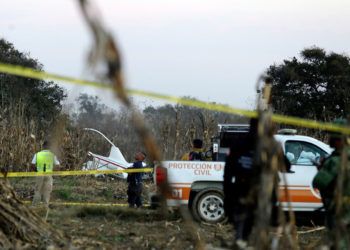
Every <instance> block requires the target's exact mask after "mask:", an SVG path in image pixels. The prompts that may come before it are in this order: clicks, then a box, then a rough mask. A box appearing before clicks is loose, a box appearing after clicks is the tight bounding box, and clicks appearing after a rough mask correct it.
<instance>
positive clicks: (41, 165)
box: [32, 141, 60, 206]
mask: <svg viewBox="0 0 350 250" xmlns="http://www.w3.org/2000/svg"><path fill="white" fill-rule="evenodd" d="M59 164H60V162H59V161H58V160H57V157H56V156H55V155H54V153H52V152H51V151H50V150H49V143H48V141H44V143H43V150H41V151H40V152H38V153H36V154H35V155H34V157H33V160H32V166H33V168H35V171H36V172H39V173H43V172H45V173H51V172H52V171H53V168H54V167H57V166H58V165H59ZM52 184H53V180H52V176H51V175H45V176H38V177H36V184H35V193H34V197H33V205H36V204H37V203H38V202H40V201H43V202H45V205H46V206H48V205H49V201H50V195H51V191H52Z"/></svg>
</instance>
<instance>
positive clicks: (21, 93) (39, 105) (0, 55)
mask: <svg viewBox="0 0 350 250" xmlns="http://www.w3.org/2000/svg"><path fill="white" fill-rule="evenodd" d="M0 61H1V62H3V63H9V64H16V65H22V66H25V67H30V68H33V69H36V70H42V68H43V65H42V64H40V63H39V62H38V61H37V60H35V59H32V58H30V56H29V54H26V53H23V52H19V51H18V50H16V49H15V47H14V46H13V45H12V44H11V43H9V42H7V41H5V40H4V39H0ZM65 97H66V94H65V93H64V91H63V89H62V88H61V87H59V86H58V85H56V84H54V83H53V82H46V81H43V80H36V79H30V78H24V77H19V76H14V75H8V74H2V73H0V108H1V109H5V110H6V109H7V107H8V106H10V105H11V104H13V103H16V104H17V103H21V104H22V105H23V107H24V110H23V112H24V114H25V115H26V117H27V119H28V120H36V121H38V122H39V124H40V125H41V127H45V125H50V124H51V123H52V121H53V120H54V119H55V117H56V116H57V115H58V114H59V113H60V111H61V108H62V106H61V101H62V100H63V99H64V98H65Z"/></svg>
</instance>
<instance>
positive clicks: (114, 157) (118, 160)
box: [83, 128, 147, 179]
mask: <svg viewBox="0 0 350 250" xmlns="http://www.w3.org/2000/svg"><path fill="white" fill-rule="evenodd" d="M84 130H86V131H91V132H95V133H97V134H99V135H100V136H102V137H103V138H104V139H105V140H106V141H107V142H108V143H109V144H110V145H111V149H110V151H109V155H108V156H103V155H99V154H95V153H92V152H90V151H89V152H88V155H89V156H90V157H92V160H90V161H87V162H86V163H84V165H83V170H125V169H127V168H130V167H132V166H133V163H130V162H127V161H126V160H125V158H124V156H123V154H122V153H121V152H120V149H119V148H118V147H117V146H115V145H114V143H113V142H112V141H111V140H109V139H108V138H107V136H105V135H104V134H103V133H101V132H100V131H98V130H96V129H93V128H84ZM146 166H147V164H146V163H145V162H143V167H146ZM97 176H99V177H100V176H104V175H103V174H102V175H97ZM113 176H115V177H117V178H121V179H126V178H127V176H128V174H127V173H116V174H113Z"/></svg>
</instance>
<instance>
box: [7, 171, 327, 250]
mask: <svg viewBox="0 0 350 250" xmlns="http://www.w3.org/2000/svg"><path fill="white" fill-rule="evenodd" d="M34 181H35V180H34V179H33V178H21V179H12V180H11V184H12V185H13V187H14V188H15V190H16V192H17V194H18V196H19V197H20V198H21V199H22V200H24V201H30V200H31V199H32V197H33V187H34ZM144 190H145V192H144V197H143V198H144V201H145V202H147V200H148V195H149V193H151V192H153V191H155V187H154V185H153V184H152V183H151V182H150V181H147V182H146V183H145V188H144ZM126 199H127V196H126V183H125V181H124V180H117V179H115V178H111V177H108V178H101V179H98V178H95V177H91V176H86V177H80V176H79V177H56V178H55V179H54V189H53V192H52V198H51V201H52V205H50V210H49V216H48V221H47V222H48V223H49V224H51V225H52V226H54V227H55V228H57V229H59V230H61V231H62V232H64V234H65V235H66V236H67V238H68V239H70V240H69V242H67V244H68V246H72V247H73V246H74V248H81V249H140V248H141V249H194V248H196V246H198V244H202V245H203V246H206V248H207V249H230V248H231V247H232V244H233V240H232V236H233V228H232V226H231V225H230V224H227V223H226V224H215V225H210V224H206V223H196V222H192V223H188V222H186V220H184V219H183V218H182V216H181V213H180V212H179V211H178V210H169V211H167V212H166V213H165V214H164V213H162V212H160V211H158V210H152V209H150V208H148V207H145V208H141V209H130V208H128V207H125V206H124V205H125V203H126ZM62 202H79V203H113V204H120V206H113V207H112V206H108V207H105V206H81V205H77V204H76V205H74V206H72V205H69V206H65V205H61V204H60V203H62ZM34 209H35V211H36V212H37V213H38V214H39V215H41V216H43V217H44V214H45V209H44V207H43V206H41V207H40V206H39V207H37V208H34ZM316 220H317V219H316ZM313 223H318V224H319V222H317V221H316V222H313V218H310V215H309V214H304V215H300V216H299V215H298V232H299V233H298V241H299V242H298V244H299V246H300V248H301V249H314V248H315V247H317V246H319V245H320V244H322V243H323V241H324V238H325V237H324V236H325V231H324V230H322V229H321V230H316V231H313V232H309V231H310V230H315V229H319V226H316V225H313ZM305 232H308V233H305Z"/></svg>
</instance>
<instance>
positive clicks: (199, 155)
mask: <svg viewBox="0 0 350 250" xmlns="http://www.w3.org/2000/svg"><path fill="white" fill-rule="evenodd" d="M189 160H190V161H204V160H205V156H204V153H203V152H195V151H192V152H190V154H189Z"/></svg>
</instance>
